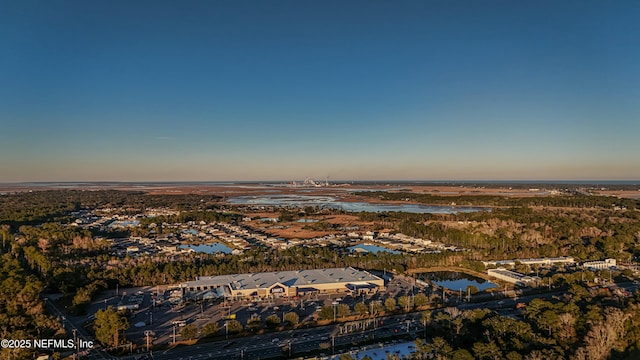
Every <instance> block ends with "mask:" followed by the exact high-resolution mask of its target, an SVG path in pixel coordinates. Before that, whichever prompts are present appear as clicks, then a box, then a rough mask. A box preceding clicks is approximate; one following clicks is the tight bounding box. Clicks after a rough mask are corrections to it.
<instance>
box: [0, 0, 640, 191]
mask: <svg viewBox="0 0 640 360" xmlns="http://www.w3.org/2000/svg"><path fill="white" fill-rule="evenodd" d="M638 19H640V1H539V0H535V1H490V0H486V1H477V0H474V1H458V0H456V1H449V0H442V1H371V0H369V1H344V0H342V1H327V0H323V1H86V0H83V1H24V0H20V1H3V2H1V3H0V182H21V181H228V180H285V181H290V180H294V179H296V180H301V179H304V178H305V177H307V176H309V177H312V178H316V179H324V178H325V177H327V176H328V177H329V178H330V179H335V180H338V179H343V180H374V179H375V180H383V179H385V180H401V179H402V180H445V179H446V180H488V179H502V180H507V179H508V180H524V179H532V180H540V179H563V180H567V179H576V180H587V179H618V180H637V179H640V21H639V20H638Z"/></svg>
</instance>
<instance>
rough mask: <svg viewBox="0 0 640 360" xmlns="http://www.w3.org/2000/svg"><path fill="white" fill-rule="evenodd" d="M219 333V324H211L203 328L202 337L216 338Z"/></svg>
mask: <svg viewBox="0 0 640 360" xmlns="http://www.w3.org/2000/svg"><path fill="white" fill-rule="evenodd" d="M219 332H220V327H219V326H218V323H217V322H210V323H207V324H205V326H203V327H202V335H204V336H205V337H212V336H216V335H218V333H219Z"/></svg>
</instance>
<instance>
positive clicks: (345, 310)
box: [337, 304, 351, 318]
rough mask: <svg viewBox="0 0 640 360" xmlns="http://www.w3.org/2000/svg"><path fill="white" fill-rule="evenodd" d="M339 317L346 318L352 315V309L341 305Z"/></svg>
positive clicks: (338, 309)
mask: <svg viewBox="0 0 640 360" xmlns="http://www.w3.org/2000/svg"><path fill="white" fill-rule="evenodd" d="M337 312H338V317H339V318H343V317H345V316H349V315H351V309H350V308H349V305H347V304H339V305H338V308H337Z"/></svg>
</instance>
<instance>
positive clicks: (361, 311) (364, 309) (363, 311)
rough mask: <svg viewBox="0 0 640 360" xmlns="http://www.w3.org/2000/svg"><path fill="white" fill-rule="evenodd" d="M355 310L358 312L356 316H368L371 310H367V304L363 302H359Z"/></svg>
mask: <svg viewBox="0 0 640 360" xmlns="http://www.w3.org/2000/svg"><path fill="white" fill-rule="evenodd" d="M354 310H355V311H356V314H358V315H361V316H364V315H366V314H367V312H369V309H368V308H367V305H365V303H363V302H359V303H357V304H356V305H355V306H354Z"/></svg>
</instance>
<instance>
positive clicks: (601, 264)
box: [582, 259, 617, 270]
mask: <svg viewBox="0 0 640 360" xmlns="http://www.w3.org/2000/svg"><path fill="white" fill-rule="evenodd" d="M616 266H617V263H616V259H605V260H604V261H587V262H585V263H583V264H582V267H583V268H585V269H593V270H602V269H611V268H615V267H616Z"/></svg>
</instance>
